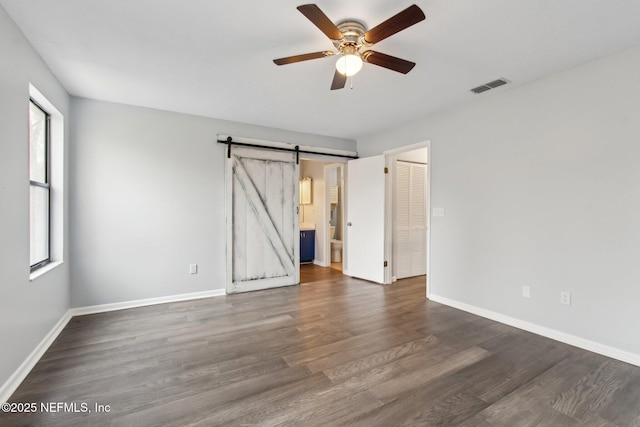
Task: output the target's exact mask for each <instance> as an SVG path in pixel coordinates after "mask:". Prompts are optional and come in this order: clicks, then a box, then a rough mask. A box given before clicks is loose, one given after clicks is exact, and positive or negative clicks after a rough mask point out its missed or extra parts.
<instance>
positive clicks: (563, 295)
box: [560, 291, 571, 305]
mask: <svg viewBox="0 0 640 427" xmlns="http://www.w3.org/2000/svg"><path fill="white" fill-rule="evenodd" d="M560 303H561V304H564V305H571V292H567V291H562V292H560Z"/></svg>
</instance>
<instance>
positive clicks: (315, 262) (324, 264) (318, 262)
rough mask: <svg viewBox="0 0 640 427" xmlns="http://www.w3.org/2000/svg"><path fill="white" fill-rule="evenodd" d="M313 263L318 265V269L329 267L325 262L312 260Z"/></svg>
mask: <svg viewBox="0 0 640 427" xmlns="http://www.w3.org/2000/svg"><path fill="white" fill-rule="evenodd" d="M313 263H314V264H315V265H319V266H320V267H329V266H330V265H329V264H327V263H326V262H322V261H318V260H317V259H314V260H313Z"/></svg>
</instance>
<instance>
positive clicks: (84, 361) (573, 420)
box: [0, 266, 640, 427]
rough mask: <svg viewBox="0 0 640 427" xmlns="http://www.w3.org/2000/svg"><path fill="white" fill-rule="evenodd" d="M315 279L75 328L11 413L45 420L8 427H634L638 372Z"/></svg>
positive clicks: (409, 284) (331, 277) (319, 275)
mask: <svg viewBox="0 0 640 427" xmlns="http://www.w3.org/2000/svg"><path fill="white" fill-rule="evenodd" d="M310 267H311V268H309V269H307V271H304V272H303V273H302V274H301V277H305V279H306V282H309V283H306V284H304V285H302V286H299V287H288V288H281V289H273V290H267V291H259V292H253V293H249V294H237V295H230V296H226V297H218V298H210V299H201V300H196V301H187V302H180V303H172V304H162V305H155V306H150V307H143V308H136V309H130V310H122V311H116V312H110V313H102V314H95V315H87V316H79V317H75V318H73V319H72V320H71V322H70V323H69V325H68V326H67V327H66V328H65V329H64V331H63V332H62V333H61V334H60V336H59V337H58V339H57V340H56V341H55V342H54V343H53V345H52V346H51V348H50V349H49V350H48V351H47V352H46V353H45V355H44V356H43V357H42V359H41V360H40V361H39V362H38V364H37V365H36V367H35V368H34V369H33V371H32V372H31V374H30V375H29V376H28V377H27V378H26V380H25V381H24V382H23V384H22V385H21V386H20V387H19V389H18V390H17V391H16V393H15V394H14V395H13V396H12V398H11V400H10V402H14V403H18V402H21V403H36V405H37V410H36V411H35V412H34V413H22V414H16V413H0V425H2V426H23V425H25V426H26V425H28V426H217V425H224V426H254V425H257V426H275V425H301V426H334V425H335V426H337V425H358V426H396V425H411V426H418V425H425V426H430V425H445V426H509V427H512V426H533V425H540V426H640V368H638V367H634V366H632V365H628V364H626V363H623V362H619V361H616V360H612V359H609V358H606V357H604V356H600V355H597V354H593V353H589V352H587V351H583V350H580V349H576V348H573V347H570V346H568V345H565V344H562V343H559V342H556V341H552V340H549V339H546V338H543V337H539V336H537V335H534V334H530V333H527V332H524V331H520V330H518V329H514V328H511V327H508V326H505V325H502V324H499V323H496V322H493V321H490V320H487V319H484V318H480V317H477V316H474V315H471V314H468V313H465V312H461V311H458V310H455V309H453V308H450V307H446V306H444V305H440V304H437V303H434V302H432V301H428V300H426V299H425V298H424V277H420V278H414V279H406V280H402V281H399V282H396V283H395V284H393V285H390V286H380V285H375V284H372V283H368V282H364V281H360V280H356V279H351V278H348V277H346V276H342V275H340V274H337V275H336V274H334V272H335V270H332V269H322V268H321V267H317V266H310ZM305 268H306V267H305ZM314 270H315V272H314ZM58 403H61V404H62V405H63V406H59V405H58ZM42 404H44V405H45V406H46V408H50V409H51V408H53V409H55V410H57V412H51V411H49V412H47V411H44V410H43V408H42V407H41V405H42ZM64 404H66V405H67V407H66V408H65V407H64ZM73 405H75V406H73ZM83 405H86V406H83ZM96 405H102V406H101V407H98V408H102V409H103V411H102V412H98V411H96ZM107 405H108V406H107ZM85 408H86V409H87V410H90V411H91V412H88V411H87V412H83V410H84V409H85ZM107 409H108V411H107Z"/></svg>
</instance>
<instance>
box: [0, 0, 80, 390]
mask: <svg viewBox="0 0 640 427" xmlns="http://www.w3.org/2000/svg"><path fill="white" fill-rule="evenodd" d="M0 52H2V59H1V61H2V66H0V130H1V133H0V135H1V139H0V203H1V208H0V242H1V244H0V342H1V343H2V351H0V386H1V385H2V384H5V382H6V381H7V380H8V379H9V377H10V376H11V375H12V374H13V373H14V372H15V371H16V369H17V368H18V367H19V366H20V364H21V363H22V362H23V361H24V360H25V359H26V358H27V356H29V354H30V353H31V352H32V351H33V350H34V349H35V348H36V346H37V345H38V343H40V342H41V341H42V339H43V338H44V337H45V336H46V335H47V334H48V333H49V332H50V331H51V329H52V328H53V327H54V326H55V325H56V323H57V322H58V321H59V320H60V319H61V318H62V317H63V315H64V314H65V312H66V311H67V309H68V308H69V262H68V251H67V245H66V242H67V241H68V239H66V232H65V236H63V239H64V240H63V241H64V242H65V244H64V247H63V258H64V260H65V261H66V262H65V263H64V264H62V265H61V266H59V267H57V268H56V269H54V270H52V271H49V272H48V273H46V274H44V275H43V276H41V277H39V278H37V279H35V280H33V281H31V282H30V281H29V172H28V159H29V157H28V123H29V121H28V114H29V83H32V84H33V85H34V86H35V87H36V88H37V89H38V90H39V91H40V92H41V93H42V94H43V95H44V96H45V97H46V98H47V99H48V100H49V101H50V102H52V103H53V104H54V105H55V106H56V108H57V109H58V110H59V111H60V112H61V113H62V114H63V115H64V116H65V123H66V124H67V128H68V124H69V117H68V111H69V97H68V95H67V94H66V92H65V91H64V89H63V88H62V87H61V86H60V84H59V83H58V81H57V80H56V79H55V77H54V76H53V75H52V74H51V72H50V71H49V69H48V68H47V67H46V66H45V65H44V63H43V62H42V60H41V59H40V57H39V56H38V55H37V54H36V53H35V51H34V50H33V49H32V48H31V46H30V45H29V43H28V42H27V40H26V39H25V38H24V37H23V35H22V33H21V32H20V30H19V29H18V28H17V27H16V26H15V24H14V23H13V21H12V20H11V19H10V18H9V16H8V15H7V14H6V12H5V11H4V9H3V8H2V7H0ZM65 135H66V136H68V132H65ZM67 142H68V138H67V141H66V142H65V144H66V143H67ZM65 163H68V162H65ZM65 187H66V186H65ZM64 203H65V204H66V200H65V201H64ZM64 212H65V215H64V218H63V223H64V224H65V230H68V215H66V212H67V210H66V209H64ZM0 388H1V387H0Z"/></svg>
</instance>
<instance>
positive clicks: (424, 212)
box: [384, 141, 431, 297]
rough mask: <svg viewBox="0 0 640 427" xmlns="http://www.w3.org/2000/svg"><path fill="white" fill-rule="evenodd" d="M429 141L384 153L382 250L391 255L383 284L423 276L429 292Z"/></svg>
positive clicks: (426, 290) (426, 289)
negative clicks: (384, 191) (383, 241)
mask: <svg viewBox="0 0 640 427" xmlns="http://www.w3.org/2000/svg"><path fill="white" fill-rule="evenodd" d="M430 154H431V153H430V143H429V141H426V142H423V143H418V144H413V145H410V146H405V147H400V148H398V149H395V150H390V151H387V152H385V153H384V155H385V164H386V165H387V167H388V168H389V171H390V174H389V175H390V180H389V182H388V185H387V195H386V203H385V206H386V218H387V219H386V221H385V233H386V235H385V252H386V253H387V254H388V257H389V258H390V260H391V262H390V269H389V271H388V272H387V276H386V279H387V280H388V281H387V282H386V283H391V282H395V281H396V280H399V279H403V278H408V277H416V278H417V277H420V276H424V280H425V293H426V295H427V297H428V295H429V286H428V285H429V283H428V282H429V280H428V278H429V267H430V261H429V260H430V232H431V229H430V219H431V215H430V214H429V212H430V178H429V177H430V160H431V159H430Z"/></svg>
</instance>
